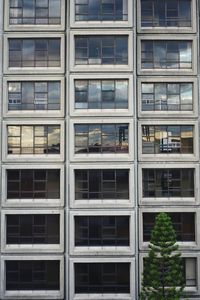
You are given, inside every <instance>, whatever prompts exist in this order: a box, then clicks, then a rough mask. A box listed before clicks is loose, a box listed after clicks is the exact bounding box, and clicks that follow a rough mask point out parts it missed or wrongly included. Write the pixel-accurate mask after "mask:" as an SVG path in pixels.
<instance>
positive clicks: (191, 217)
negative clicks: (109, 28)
mask: <svg viewBox="0 0 200 300" xmlns="http://www.w3.org/2000/svg"><path fill="white" fill-rule="evenodd" d="M168 214H169V216H170V217H171V220H172V224H173V227H174V230H175V232H176V237H177V241H179V242H181V241H182V242H187V241H195V214H194V213H171V212H170V213H168ZM156 216H157V213H143V241H144V242H148V241H150V238H151V231H152V229H153V227H154V224H155V218H156Z"/></svg>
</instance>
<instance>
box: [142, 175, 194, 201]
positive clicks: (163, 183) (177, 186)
mask: <svg viewBox="0 0 200 300" xmlns="http://www.w3.org/2000/svg"><path fill="white" fill-rule="evenodd" d="M142 181H143V197H166V198H167V197H182V198H184V197H194V169H143V172H142Z"/></svg>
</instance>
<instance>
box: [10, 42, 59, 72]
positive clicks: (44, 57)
mask: <svg viewBox="0 0 200 300" xmlns="http://www.w3.org/2000/svg"><path fill="white" fill-rule="evenodd" d="M9 67H25V68H26V67H34V68H35V67H60V39H57V38H50V39H28V38H25V39H9Z"/></svg>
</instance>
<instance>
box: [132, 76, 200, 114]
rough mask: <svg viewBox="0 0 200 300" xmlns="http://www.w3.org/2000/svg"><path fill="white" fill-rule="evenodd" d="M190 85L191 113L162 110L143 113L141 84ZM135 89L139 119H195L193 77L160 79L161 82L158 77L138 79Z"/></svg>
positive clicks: (195, 87)
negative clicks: (191, 96) (136, 91)
mask: <svg viewBox="0 0 200 300" xmlns="http://www.w3.org/2000/svg"><path fill="white" fill-rule="evenodd" d="M172 82H173V83H177V84H178V83H192V84H193V110H192V111H178V110H177V111H172V110H168V111H164V110H158V111H143V110H142V84H143V83H153V84H157V83H166V84H168V83H172ZM137 88H138V115H139V117H148V118H151V117H152V115H154V117H159V116H161V115H162V118H171V117H179V118H180V117H186V118H192V117H197V115H198V101H197V99H198V92H197V79H196V78H194V77H190V78H189V79H187V78H185V77H178V78H173V80H172V79H171V78H168V77H164V76H163V77H162V81H161V79H160V78H158V77H151V78H146V77H140V78H138V83H137Z"/></svg>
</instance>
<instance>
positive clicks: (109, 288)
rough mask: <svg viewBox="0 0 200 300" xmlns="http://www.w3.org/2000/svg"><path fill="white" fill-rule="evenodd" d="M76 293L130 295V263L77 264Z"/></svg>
mask: <svg viewBox="0 0 200 300" xmlns="http://www.w3.org/2000/svg"><path fill="white" fill-rule="evenodd" d="M74 268H75V293H77V294H84V293H88V294H94V293H97V294H101V293H108V294H110V293H111V294H112V293H113V294H115V293H120V294H124V293H130V264H129V263H76V264H75V265H74Z"/></svg>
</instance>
